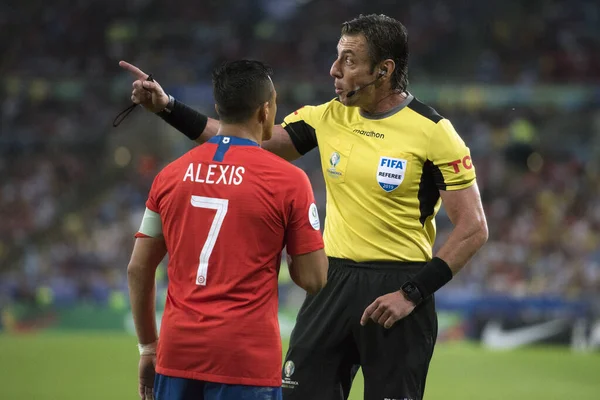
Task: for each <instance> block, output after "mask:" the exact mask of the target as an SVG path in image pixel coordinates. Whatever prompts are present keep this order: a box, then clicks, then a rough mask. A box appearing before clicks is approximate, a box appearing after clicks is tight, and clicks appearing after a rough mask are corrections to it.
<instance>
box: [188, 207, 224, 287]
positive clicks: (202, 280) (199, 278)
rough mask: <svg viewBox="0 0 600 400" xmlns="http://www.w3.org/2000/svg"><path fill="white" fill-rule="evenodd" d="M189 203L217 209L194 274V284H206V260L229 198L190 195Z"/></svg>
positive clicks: (215, 240) (217, 234) (215, 238)
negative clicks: (196, 271)
mask: <svg viewBox="0 0 600 400" xmlns="http://www.w3.org/2000/svg"><path fill="white" fill-rule="evenodd" d="M191 203H192V206H194V207H198V208H207V209H210V210H216V211H217V212H216V213H215V218H214V219H213V222H212V225H211V226H210V230H209V231H208V237H207V238H206V242H204V246H203V247H202V251H201V252H200V264H199V265H198V273H197V274H196V285H200V286H206V273H207V272H208V260H209V259H210V254H211V253H212V251H213V248H214V247H215V243H216V242H217V237H218V236H219V231H220V230H221V225H223V220H224V219H225V215H227V207H228V206H229V200H227V199H216V198H213V197H203V196H192V200H191Z"/></svg>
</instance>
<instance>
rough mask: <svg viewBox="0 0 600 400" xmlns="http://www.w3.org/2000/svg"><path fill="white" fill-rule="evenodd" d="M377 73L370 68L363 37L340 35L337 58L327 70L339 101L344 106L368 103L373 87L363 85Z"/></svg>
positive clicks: (367, 49) (367, 48)
mask: <svg viewBox="0 0 600 400" xmlns="http://www.w3.org/2000/svg"><path fill="white" fill-rule="evenodd" d="M377 73H378V70H377V68H375V70H373V68H372V65H371V59H370V57H369V47H368V45H367V41H366V39H365V37H364V36H363V35H342V37H341V38H340V41H339V42H338V45H337V58H336V60H335V61H334V62H333V65H332V66H331V70H330V71H329V74H330V75H331V76H332V77H333V78H334V85H335V92H336V94H337V95H338V96H339V99H340V102H342V104H344V105H346V106H361V105H363V104H368V103H369V102H370V101H371V99H372V98H373V97H374V96H373V93H374V90H375V87H374V85H370V86H365V85H368V84H369V83H371V82H373V80H374V79H375V78H377ZM363 86H365V87H364V88H362V87H363ZM361 88H362V89H361ZM358 89H360V90H358ZM352 91H355V93H354V95H352V96H351V97H348V93H350V92H352Z"/></svg>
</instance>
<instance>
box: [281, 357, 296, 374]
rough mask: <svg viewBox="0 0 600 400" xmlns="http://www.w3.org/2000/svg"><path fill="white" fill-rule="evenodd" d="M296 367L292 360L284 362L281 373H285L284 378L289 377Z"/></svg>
mask: <svg viewBox="0 0 600 400" xmlns="http://www.w3.org/2000/svg"><path fill="white" fill-rule="evenodd" d="M295 369H296V366H295V365H294V362H293V361H291V360H290V361H288V362H286V363H285V365H284V366H283V373H284V374H285V377H286V378H289V377H291V376H292V375H293V374H294V370H295Z"/></svg>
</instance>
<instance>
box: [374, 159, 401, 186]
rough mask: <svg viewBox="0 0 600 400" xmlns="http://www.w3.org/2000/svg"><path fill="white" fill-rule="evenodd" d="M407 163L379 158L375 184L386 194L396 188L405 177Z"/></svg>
mask: <svg viewBox="0 0 600 400" xmlns="http://www.w3.org/2000/svg"><path fill="white" fill-rule="evenodd" d="M406 164H407V161H406V160H403V159H401V158H391V157H380V158H379V165H378V166H377V182H378V183H379V186H381V188H382V189H383V190H385V191H386V192H391V191H392V190H394V189H396V188H398V186H400V184H401V183H402V181H404V176H405V175H406Z"/></svg>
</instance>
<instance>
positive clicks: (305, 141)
mask: <svg viewBox="0 0 600 400" xmlns="http://www.w3.org/2000/svg"><path fill="white" fill-rule="evenodd" d="M328 105H329V103H324V104H321V105H319V106H304V107H301V108H299V109H298V110H296V111H294V112H293V113H291V114H290V115H288V116H287V117H285V118H284V119H283V123H282V124H281V126H282V127H283V128H284V129H285V130H286V132H287V133H288V135H290V139H291V140H292V143H294V147H296V150H297V151H298V153H300V154H302V155H304V154H306V153H308V152H309V151H311V150H312V149H314V148H315V147H317V146H318V143H317V134H316V129H317V126H318V124H319V121H321V118H323V114H324V113H325V110H326V109H327V107H328Z"/></svg>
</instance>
